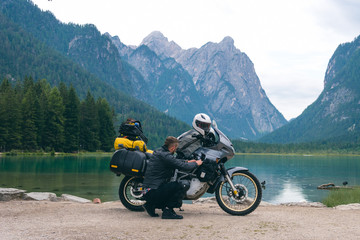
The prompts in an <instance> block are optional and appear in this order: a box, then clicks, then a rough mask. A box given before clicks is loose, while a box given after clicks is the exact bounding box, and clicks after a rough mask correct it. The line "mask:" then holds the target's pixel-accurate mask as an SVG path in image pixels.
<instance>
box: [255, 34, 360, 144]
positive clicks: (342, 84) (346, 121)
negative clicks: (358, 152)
mask: <svg viewBox="0 0 360 240" xmlns="http://www.w3.org/2000/svg"><path fill="white" fill-rule="evenodd" d="M359 69H360V36H358V37H357V38H355V39H354V41H352V42H349V43H345V44H340V45H339V46H338V47H337V49H336V50H335V52H334V54H333V55H332V57H331V59H330V60H329V63H328V66H327V69H326V75H325V77H324V89H323V91H322V92H321V94H320V95H319V97H318V98H317V99H316V101H315V102H314V103H312V104H311V105H310V106H308V107H307V108H306V109H305V110H304V112H303V113H302V114H301V115H300V116H299V117H297V118H296V119H295V120H293V121H291V122H290V123H289V124H288V125H286V126H284V127H282V128H280V129H278V130H276V131H274V132H273V133H270V134H269V135H267V136H265V137H263V138H262V139H260V141H262V142H271V143H299V142H310V141H313V142H316V141H331V142H339V141H342V142H344V141H345V142H358V141H359V139H360V126H359V121H360V84H359V82H360V70H359Z"/></svg>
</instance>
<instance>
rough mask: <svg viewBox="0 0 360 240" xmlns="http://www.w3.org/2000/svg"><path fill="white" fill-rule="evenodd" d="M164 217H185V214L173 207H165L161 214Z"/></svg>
mask: <svg viewBox="0 0 360 240" xmlns="http://www.w3.org/2000/svg"><path fill="white" fill-rule="evenodd" d="M161 218H162V219H183V216H181V215H178V214H176V213H175V211H174V210H173V209H168V208H165V209H164V210H163V214H162V216H161Z"/></svg>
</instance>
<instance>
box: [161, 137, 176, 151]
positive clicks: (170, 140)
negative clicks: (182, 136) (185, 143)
mask: <svg viewBox="0 0 360 240" xmlns="http://www.w3.org/2000/svg"><path fill="white" fill-rule="evenodd" d="M164 145H165V146H166V147H167V148H168V149H169V152H171V153H174V152H175V151H176V149H177V147H178V146H179V140H178V139H177V138H176V137H173V136H169V137H167V138H166V139H165V143H164Z"/></svg>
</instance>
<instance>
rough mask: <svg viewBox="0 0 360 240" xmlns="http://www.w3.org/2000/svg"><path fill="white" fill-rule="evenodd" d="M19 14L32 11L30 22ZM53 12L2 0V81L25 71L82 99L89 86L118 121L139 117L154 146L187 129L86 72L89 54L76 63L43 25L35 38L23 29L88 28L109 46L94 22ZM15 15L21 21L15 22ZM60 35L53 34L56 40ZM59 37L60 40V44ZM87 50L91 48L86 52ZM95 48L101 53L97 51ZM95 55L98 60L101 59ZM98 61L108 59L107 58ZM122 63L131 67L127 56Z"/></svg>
mask: <svg viewBox="0 0 360 240" xmlns="http://www.w3.org/2000/svg"><path fill="white" fill-rule="evenodd" d="M18 10H19V12H18ZM4 13H6V14H4ZM17 14H21V15H23V17H24V18H23V19H24V20H26V21H27V20H29V18H28V15H30V16H34V18H33V20H32V24H25V23H22V20H21V17H19V16H17ZM9 15H10V16H11V17H9ZM51 16H52V15H49V13H47V12H42V11H40V10H39V9H38V8H36V7H34V5H33V4H32V3H31V2H30V1H21V0H12V1H10V0H9V1H8V0H4V1H2V2H0V29H1V31H0V42H1V44H0V80H2V79H3V78H4V77H6V78H8V79H9V80H11V82H13V83H16V81H21V80H23V79H24V78H25V77H26V76H32V77H33V78H34V79H36V80H38V79H43V78H45V79H47V81H48V82H49V83H50V84H51V85H52V86H56V85H58V84H59V83H60V82H64V83H66V85H70V84H72V85H73V86H74V88H75V89H76V91H77V92H78V94H79V95H80V97H81V98H84V97H85V96H86V93H87V91H88V90H90V91H91V92H92V94H93V95H94V96H95V97H96V98H97V97H105V98H106V99H107V100H108V102H109V103H110V105H111V106H112V107H114V110H115V112H116V117H117V120H118V121H122V120H124V119H126V118H127V117H133V118H136V119H139V120H140V121H142V123H143V129H144V131H145V134H146V135H147V136H148V138H149V143H150V147H152V148H153V147H158V146H160V145H162V144H163V140H164V139H165V137H166V136H168V135H174V136H177V135H179V134H180V133H182V132H183V131H185V130H188V129H189V126H188V125H187V124H185V123H183V122H181V121H178V120H176V119H175V118H173V117H169V116H167V115H166V114H164V113H162V112H159V111H158V110H156V109H155V108H154V107H151V106H150V105H148V104H146V103H144V102H141V101H139V100H137V99H135V98H134V97H132V96H130V95H127V94H125V93H124V92H123V91H120V90H119V89H116V88H115V87H114V86H112V85H111V84H110V83H108V82H107V81H104V80H103V79H101V78H100V77H98V76H97V75H96V74H94V73H91V72H89V71H88V70H87V69H85V68H84V66H85V65H86V64H89V62H91V61H93V59H90V60H89V62H88V63H86V64H85V63H82V62H81V61H80V62H76V61H75V60H74V59H72V57H70V56H69V55H70V54H68V52H66V53H65V52H63V51H60V48H55V49H54V48H53V47H52V46H53V45H52V44H50V43H47V42H45V41H43V40H44V38H43V35H46V34H50V33H47V31H46V30H44V32H43V33H39V35H41V36H42V37H39V38H38V36H39V35H36V34H35V33H34V32H33V31H30V32H29V31H27V27H31V28H34V29H36V28H39V29H41V28H44V29H46V28H49V27H48V26H47V24H49V25H51V26H53V28H54V29H57V30H58V35H53V36H59V38H60V36H65V35H66V34H65V33H67V32H74V31H75V30H74V29H73V28H76V29H81V30H82V31H85V32H86V31H90V32H89V33H86V34H85V35H86V36H90V35H91V32H92V34H93V36H100V38H101V39H103V40H104V39H105V40H106V43H107V44H110V45H112V43H111V40H109V39H108V37H106V36H104V37H101V35H100V33H99V32H96V31H97V30H96V28H94V27H92V26H90V27H89V28H88V27H87V26H79V25H73V24H62V23H60V22H59V21H58V20H56V19H55V18H54V17H53V16H52V17H51ZM42 18H44V19H46V21H38V20H39V19H42ZM13 19H15V20H18V21H19V22H20V23H22V24H18V23H14V21H13ZM24 26H25V27H24ZM26 26H27V27H26ZM61 29H62V32H61V31H60V30H61ZM64 29H65V30H64ZM95 30H96V31H95ZM64 32H65V33H64ZM59 38H55V40H56V39H59ZM69 39H70V38H69ZM55 40H54V41H55ZM49 42H50V41H49ZM61 42H62V41H59V44H60V43H61ZM104 43H105V42H104ZM60 45H61V44H60ZM100 46H102V45H100ZM79 48H82V49H83V50H84V51H85V48H84V45H82V44H80V46H79ZM111 48H114V49H115V51H113V54H114V56H119V54H118V51H117V49H116V47H115V46H113V45H112V47H111ZM91 50H92V49H89V51H91ZM99 50H100V49H99ZM94 52H98V53H100V51H94ZM105 53H106V51H104V55H103V56H106V54H105ZM73 55H76V54H73ZM89 58H91V57H89ZM99 59H100V60H101V58H99ZM104 59H106V58H104ZM100 62H104V63H106V61H105V60H104V61H100ZM122 64H123V65H122V66H124V68H126V66H130V65H129V64H128V63H127V62H125V61H123V62H122ZM124 68H123V69H124ZM130 68H131V69H132V71H134V72H136V73H137V74H138V75H139V77H140V78H142V76H141V74H140V73H138V72H137V70H136V69H135V68H134V67H132V66H130ZM124 71H125V70H124ZM127 71H128V70H127ZM125 73H126V71H125ZM124 76H125V74H124ZM109 82H110V81H109ZM125 83H126V82H124V84H125Z"/></svg>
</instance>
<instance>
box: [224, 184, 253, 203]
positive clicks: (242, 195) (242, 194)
mask: <svg viewBox="0 0 360 240" xmlns="http://www.w3.org/2000/svg"><path fill="white" fill-rule="evenodd" d="M234 186H235V188H236V190H237V192H238V196H236V195H235V194H234V192H233V190H232V189H231V188H230V189H229V191H228V195H229V197H230V198H232V199H233V200H234V201H235V202H237V203H243V202H244V201H245V200H246V199H247V197H248V193H249V191H248V189H247V188H246V187H245V186H244V185H243V184H240V183H238V184H235V185H234Z"/></svg>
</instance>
